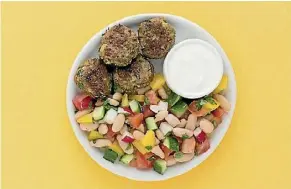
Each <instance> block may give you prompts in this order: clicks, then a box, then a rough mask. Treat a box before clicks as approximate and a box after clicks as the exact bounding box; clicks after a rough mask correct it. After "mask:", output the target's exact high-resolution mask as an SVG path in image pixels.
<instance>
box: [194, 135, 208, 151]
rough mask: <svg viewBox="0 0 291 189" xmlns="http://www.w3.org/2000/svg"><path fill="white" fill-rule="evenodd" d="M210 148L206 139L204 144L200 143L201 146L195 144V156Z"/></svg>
mask: <svg viewBox="0 0 291 189" xmlns="http://www.w3.org/2000/svg"><path fill="white" fill-rule="evenodd" d="M209 148H210V143H209V140H208V139H207V138H206V139H205V141H204V142H202V143H201V144H199V143H198V144H197V145H196V148H195V150H196V154H197V155H200V154H203V153H205V152H206V151H207V150H208V149H209Z"/></svg>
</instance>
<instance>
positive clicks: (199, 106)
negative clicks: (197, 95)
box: [195, 99, 207, 111]
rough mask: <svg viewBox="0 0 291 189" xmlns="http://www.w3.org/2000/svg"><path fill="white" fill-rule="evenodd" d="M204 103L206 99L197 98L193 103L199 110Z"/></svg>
mask: <svg viewBox="0 0 291 189" xmlns="http://www.w3.org/2000/svg"><path fill="white" fill-rule="evenodd" d="M206 103H207V101H206V100H204V99H200V100H198V101H197V102H196V104H195V105H196V108H197V110H198V111H199V110H201V108H202V106H203V105H204V104H206Z"/></svg>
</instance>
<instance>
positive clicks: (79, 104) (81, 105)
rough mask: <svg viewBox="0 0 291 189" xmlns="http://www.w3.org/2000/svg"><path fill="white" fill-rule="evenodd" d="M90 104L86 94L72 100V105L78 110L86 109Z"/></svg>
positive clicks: (90, 101)
mask: <svg viewBox="0 0 291 189" xmlns="http://www.w3.org/2000/svg"><path fill="white" fill-rule="evenodd" d="M90 103H92V98H91V97H90V96H88V95H86V94H79V95H77V96H75V97H74V99H73V104H74V105H75V107H76V108H77V109H78V110H85V109H88V107H89V105H90Z"/></svg>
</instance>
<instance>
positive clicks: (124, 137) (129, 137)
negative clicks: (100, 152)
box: [121, 131, 134, 143]
mask: <svg viewBox="0 0 291 189" xmlns="http://www.w3.org/2000/svg"><path fill="white" fill-rule="evenodd" d="M121 140H122V141H123V142H126V143H132V142H133V141H134V137H133V136H132V134H131V133H129V132H128V131H125V132H124V133H123V135H122V139H121Z"/></svg>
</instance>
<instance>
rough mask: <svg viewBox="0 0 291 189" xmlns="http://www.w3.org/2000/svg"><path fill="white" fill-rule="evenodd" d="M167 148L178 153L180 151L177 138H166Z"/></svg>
mask: <svg viewBox="0 0 291 189" xmlns="http://www.w3.org/2000/svg"><path fill="white" fill-rule="evenodd" d="M163 144H164V145H165V146H166V147H167V148H169V149H170V150H173V151H175V152H178V151H179V143H178V141H177V139H176V138H173V137H170V136H168V137H166V139H165V140H164V143H163Z"/></svg>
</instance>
